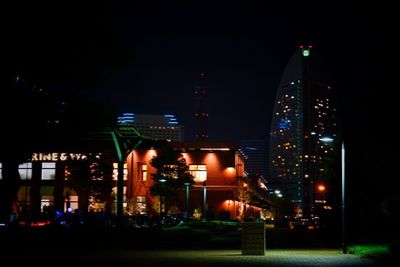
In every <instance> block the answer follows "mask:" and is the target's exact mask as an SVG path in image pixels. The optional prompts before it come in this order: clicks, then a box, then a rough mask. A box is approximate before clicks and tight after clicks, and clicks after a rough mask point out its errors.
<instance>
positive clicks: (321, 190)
mask: <svg viewBox="0 0 400 267" xmlns="http://www.w3.org/2000/svg"><path fill="white" fill-rule="evenodd" d="M317 188H318V191H319V192H325V190H326V187H325V185H322V184H321V185H319V186H318V187H317Z"/></svg>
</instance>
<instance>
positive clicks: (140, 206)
mask: <svg viewBox="0 0 400 267" xmlns="http://www.w3.org/2000/svg"><path fill="white" fill-rule="evenodd" d="M136 207H137V211H138V212H139V213H140V214H146V196H137V197H136Z"/></svg>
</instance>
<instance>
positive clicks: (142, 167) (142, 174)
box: [138, 162, 147, 181]
mask: <svg viewBox="0 0 400 267" xmlns="http://www.w3.org/2000/svg"><path fill="white" fill-rule="evenodd" d="M138 172H139V176H138V177H139V180H140V181H147V165H146V164H145V163H140V162H139V163H138Z"/></svg>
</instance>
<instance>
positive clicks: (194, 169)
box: [189, 165, 207, 182]
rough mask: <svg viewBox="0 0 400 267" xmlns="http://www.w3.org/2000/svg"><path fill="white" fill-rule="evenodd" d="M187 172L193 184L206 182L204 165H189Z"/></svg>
mask: <svg viewBox="0 0 400 267" xmlns="http://www.w3.org/2000/svg"><path fill="white" fill-rule="evenodd" d="M189 172H190V174H191V175H192V176H193V178H194V181H195V182H204V181H206V180H207V168H206V165H189Z"/></svg>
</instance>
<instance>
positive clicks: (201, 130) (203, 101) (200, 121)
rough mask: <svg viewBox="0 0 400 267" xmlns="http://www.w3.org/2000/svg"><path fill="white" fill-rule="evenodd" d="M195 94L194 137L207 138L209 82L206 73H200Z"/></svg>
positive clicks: (198, 138)
mask: <svg viewBox="0 0 400 267" xmlns="http://www.w3.org/2000/svg"><path fill="white" fill-rule="evenodd" d="M194 96H195V112H194V138H195V140H206V139H207V138H208V131H207V124H208V84H207V80H206V75H205V74H204V73H200V77H199V80H198V82H197V85H196V87H195V90H194Z"/></svg>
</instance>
